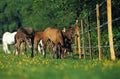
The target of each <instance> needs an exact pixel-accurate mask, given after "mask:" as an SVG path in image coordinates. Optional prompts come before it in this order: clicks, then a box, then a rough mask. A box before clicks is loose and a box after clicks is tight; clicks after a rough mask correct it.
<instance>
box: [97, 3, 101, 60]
mask: <svg viewBox="0 0 120 79" xmlns="http://www.w3.org/2000/svg"><path fill="white" fill-rule="evenodd" d="M96 18H97V28H98V30H97V31H98V51H99V60H101V59H102V53H101V44H100V36H101V35H100V15H99V5H98V4H96Z"/></svg>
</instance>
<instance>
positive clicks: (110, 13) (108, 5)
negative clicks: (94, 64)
mask: <svg viewBox="0 0 120 79" xmlns="http://www.w3.org/2000/svg"><path fill="white" fill-rule="evenodd" d="M111 10H112V9H111V0H107V19H108V38H109V45H110V55H111V60H113V61H115V60H116V57H115V52H114V47H113V35H112V11H111Z"/></svg>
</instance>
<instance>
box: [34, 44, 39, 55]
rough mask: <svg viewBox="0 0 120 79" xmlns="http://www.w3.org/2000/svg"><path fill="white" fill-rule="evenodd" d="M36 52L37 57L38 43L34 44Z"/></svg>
mask: <svg viewBox="0 0 120 79" xmlns="http://www.w3.org/2000/svg"><path fill="white" fill-rule="evenodd" d="M34 49H35V50H34V52H35V55H37V54H38V44H37V43H34Z"/></svg>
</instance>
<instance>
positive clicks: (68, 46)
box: [62, 26, 77, 58]
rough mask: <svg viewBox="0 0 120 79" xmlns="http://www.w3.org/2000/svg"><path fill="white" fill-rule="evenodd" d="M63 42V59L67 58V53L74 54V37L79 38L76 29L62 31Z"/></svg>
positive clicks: (69, 28)
mask: <svg viewBox="0 0 120 79" xmlns="http://www.w3.org/2000/svg"><path fill="white" fill-rule="evenodd" d="M62 36H63V41H64V46H63V47H64V48H62V52H63V57H64V58H65V57H66V54H67V52H73V49H72V43H73V37H74V36H77V34H76V31H75V28H74V27H71V26H70V27H68V28H67V29H66V30H65V29H64V31H62Z"/></svg>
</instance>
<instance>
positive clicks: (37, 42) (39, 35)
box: [34, 31, 44, 55]
mask: <svg viewBox="0 0 120 79" xmlns="http://www.w3.org/2000/svg"><path fill="white" fill-rule="evenodd" d="M42 40H43V32H42V31H38V32H35V35H34V48H35V54H38V50H39V52H40V51H41V52H42V54H43V55H44V49H43V43H42Z"/></svg>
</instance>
